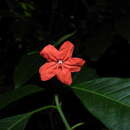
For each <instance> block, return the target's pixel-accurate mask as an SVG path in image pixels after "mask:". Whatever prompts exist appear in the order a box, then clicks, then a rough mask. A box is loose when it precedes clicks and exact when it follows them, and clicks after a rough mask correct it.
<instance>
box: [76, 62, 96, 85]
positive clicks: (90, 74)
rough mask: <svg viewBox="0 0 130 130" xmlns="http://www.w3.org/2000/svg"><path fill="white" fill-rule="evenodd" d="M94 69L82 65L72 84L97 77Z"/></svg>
mask: <svg viewBox="0 0 130 130" xmlns="http://www.w3.org/2000/svg"><path fill="white" fill-rule="evenodd" d="M97 77H98V75H97V74H96V70H95V69H93V68H90V67H87V65H86V66H84V67H83V68H82V70H81V72H78V73H76V74H75V76H74V84H79V83H82V82H85V81H88V80H92V79H95V78H97Z"/></svg>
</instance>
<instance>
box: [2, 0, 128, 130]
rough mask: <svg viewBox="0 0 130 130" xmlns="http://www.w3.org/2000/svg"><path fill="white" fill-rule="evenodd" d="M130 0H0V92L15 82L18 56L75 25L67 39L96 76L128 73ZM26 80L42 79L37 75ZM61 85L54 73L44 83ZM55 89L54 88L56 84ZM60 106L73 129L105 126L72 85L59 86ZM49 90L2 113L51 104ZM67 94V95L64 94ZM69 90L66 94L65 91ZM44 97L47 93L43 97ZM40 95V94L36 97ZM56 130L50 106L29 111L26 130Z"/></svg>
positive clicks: (59, 126)
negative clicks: (86, 106)
mask: <svg viewBox="0 0 130 130" xmlns="http://www.w3.org/2000/svg"><path fill="white" fill-rule="evenodd" d="M129 23H130V1H128V0H123V1H121V0H64V1H63V0H43V1H38V0H23V1H22V0H21V1H18V0H3V1H2V0H1V1H0V92H1V93H4V92H6V91H8V90H10V89H13V88H14V82H13V73H14V70H15V68H16V66H17V64H18V63H19V61H20V59H21V57H22V56H23V55H24V54H26V53H28V52H31V51H40V49H41V48H42V47H44V46H45V45H47V44H48V43H55V41H56V40H57V39H59V38H60V37H61V36H63V35H65V34H68V33H71V32H73V31H76V34H75V36H73V37H71V38H70V39H69V40H71V41H72V42H73V43H74V44H75V46H76V51H75V54H76V55H77V56H78V55H79V56H81V57H83V58H84V59H85V60H86V61H87V64H88V67H91V68H94V69H96V72H97V74H98V75H99V76H100V77H104V76H105V77H107V76H113V77H130V67H129V66H130V63H129V58H130V44H129V40H130V36H129V35H130V24H129ZM30 82H35V83H37V84H40V85H41V82H40V79H39V77H38V76H35V77H33V79H32V80H30ZM54 83H56V84H57V86H60V85H61V84H60V85H59V83H57V81H55V79H53V80H51V81H48V82H47V84H48V86H49V85H50V86H51V85H53V84H54ZM56 91H59V90H56ZM62 91H64V92H61V91H60V94H61V95H62V100H63V104H64V106H63V109H64V112H65V114H66V116H67V119H68V120H69V122H71V123H72V124H76V123H78V122H80V121H83V122H86V124H85V125H84V126H81V127H79V128H77V129H80V130H82V129H85V130H86V129H88V130H93V129H94V130H104V129H105V126H103V124H102V123H101V122H100V121H98V120H97V119H96V118H95V117H93V116H92V115H91V114H90V113H89V112H86V110H85V109H84V107H83V105H82V104H80V101H79V100H78V99H77V97H76V96H75V95H74V94H73V93H72V91H71V90H69V89H68V90H62ZM52 93H54V92H53V91H52V90H50V89H49V90H47V91H46V92H44V93H38V94H35V95H32V96H30V97H26V98H24V99H22V100H21V101H19V103H14V104H11V105H10V106H9V107H8V109H4V110H2V111H1V115H2V117H7V116H10V115H16V114H18V113H24V112H27V111H30V110H33V109H34V108H37V107H39V106H42V105H45V104H50V102H51V101H50V97H52V96H51V95H52ZM66 95H67V98H65V97H66ZM68 95H69V96H68ZM45 97H46V99H45ZM41 99H43V100H41ZM33 128H35V130H43V129H45V130H50V129H52V130H58V129H60V130H61V129H64V125H63V124H62V121H61V119H60V117H59V116H58V114H57V113H56V112H55V111H53V110H52V111H48V112H43V113H39V114H37V115H34V116H33V117H32V118H31V120H30V121H29V123H28V125H27V128H26V129H27V130H31V129H33Z"/></svg>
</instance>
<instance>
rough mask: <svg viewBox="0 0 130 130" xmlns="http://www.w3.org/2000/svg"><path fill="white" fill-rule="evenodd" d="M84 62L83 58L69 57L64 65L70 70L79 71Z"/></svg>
mask: <svg viewBox="0 0 130 130" xmlns="http://www.w3.org/2000/svg"><path fill="white" fill-rule="evenodd" d="M84 64H85V60H83V59H81V58H69V59H68V60H67V61H65V62H64V67H66V68H68V69H69V70H70V71H71V72H79V71H80V70H81V66H83V65H84Z"/></svg>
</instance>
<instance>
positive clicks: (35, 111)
mask: <svg viewBox="0 0 130 130" xmlns="http://www.w3.org/2000/svg"><path fill="white" fill-rule="evenodd" d="M50 108H53V109H57V107H56V106H54V105H49V106H44V107H41V108H39V109H36V110H34V111H32V112H29V114H30V115H32V114H34V113H37V112H40V111H43V110H46V109H50Z"/></svg>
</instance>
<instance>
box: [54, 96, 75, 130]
mask: <svg viewBox="0 0 130 130" xmlns="http://www.w3.org/2000/svg"><path fill="white" fill-rule="evenodd" d="M55 103H56V107H57V111H58V112H59V115H60V117H61V119H62V121H63V123H64V125H65V127H66V129H67V130H72V128H71V127H70V125H69V123H68V121H67V120H66V118H65V116H64V113H63V111H62V109H61V105H60V103H59V98H58V96H57V95H55Z"/></svg>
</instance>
